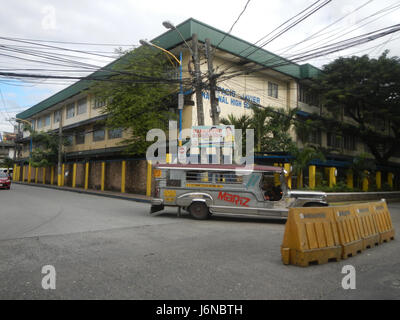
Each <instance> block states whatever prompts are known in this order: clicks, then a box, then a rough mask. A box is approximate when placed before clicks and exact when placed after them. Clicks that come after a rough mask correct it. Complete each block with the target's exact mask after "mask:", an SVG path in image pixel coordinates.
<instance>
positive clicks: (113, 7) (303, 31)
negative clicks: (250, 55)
mask: <svg viewBox="0 0 400 320" xmlns="http://www.w3.org/2000/svg"><path fill="white" fill-rule="evenodd" d="M314 2H315V1H314V0H291V1H290V2H289V1H260V0H259V1H255V0H253V1H251V2H250V3H249V5H248V8H247V10H246V12H245V13H244V14H243V16H242V17H241V18H240V20H239V22H238V23H237V24H236V26H235V27H234V29H233V31H232V34H233V35H235V36H237V37H239V38H242V39H244V40H247V41H249V42H255V41H257V40H259V39H260V38H261V37H263V36H265V35H266V34H267V33H269V32H270V31H271V30H273V29H274V28H275V27H277V26H278V25H279V24H281V23H282V22H284V21H285V20H287V19H289V18H291V17H293V16H294V15H296V14H297V13H299V12H300V11H301V10H303V9H305V8H306V7H307V6H309V5H311V4H312V3H314ZM366 2H367V0H363V1H357V3H356V4H355V5H354V3H355V2H352V4H351V5H349V2H348V1H346V0H335V1H332V2H331V3H329V4H328V5H327V6H326V7H324V8H323V9H321V10H320V11H318V12H316V13H315V14H314V15H312V16H310V17H309V18H308V19H306V20H305V21H303V22H301V23H300V24H298V25H297V26H296V27H294V28H292V29H291V30H290V31H288V32H287V33H285V34H283V35H282V36H280V37H279V38H278V39H276V40H274V41H273V42H271V43H270V44H268V45H267V46H266V47H265V49H267V50H269V51H271V52H275V53H278V50H279V49H282V48H284V47H287V46H288V45H290V44H293V43H296V42H299V41H301V40H302V39H304V38H306V37H307V36H309V35H311V34H313V33H314V32H316V31H318V30H320V29H322V28H323V27H325V26H327V25H328V24H330V23H332V22H334V21H336V20H337V19H339V18H340V17H342V16H344V15H345V14H346V13H348V12H350V11H352V10H354V8H355V7H358V6H360V5H362V4H363V3H366ZM245 3H246V0H241V1H238V0H237V1H231V0H220V1H215V0H202V1H187V0H169V1H163V0H146V1H134V0H119V1H109V0H97V1H92V0H80V1H65V0H52V1H51V2H50V1H48V0H30V1H6V2H4V3H3V5H2V10H1V11H0V19H1V21H7V23H2V24H1V25H0V36H6V37H18V38H28V39H46V40H55V41H67V42H90V43H114V44H132V45H134V44H138V42H139V40H140V39H152V38H154V37H156V36H158V35H159V34H161V33H163V32H165V31H166V29H165V28H164V27H163V26H162V22H163V21H164V20H170V21H172V22H173V23H174V24H179V23H181V22H183V21H184V20H186V19H188V18H190V17H193V18H196V19H198V20H200V21H203V22H205V23H207V24H209V25H210V26H213V27H215V28H218V29H221V30H223V31H228V30H229V28H230V27H231V25H232V23H233V22H234V21H235V20H236V18H237V17H238V15H239V13H240V12H241V11H242V9H243V7H244V5H245ZM289 3H290V5H289ZM393 3H396V1H395V0H380V1H373V2H371V3H369V4H368V5H366V6H365V7H364V8H362V9H360V10H359V11H358V12H357V13H355V14H353V15H351V16H349V17H348V18H346V19H344V20H343V21H341V22H340V23H338V24H337V25H335V26H334V28H338V29H337V31H335V32H337V33H338V35H343V37H344V38H346V37H351V36H355V35H357V34H363V33H366V32H369V31H372V30H376V29H379V28H383V27H385V26H389V25H393V24H396V23H397V20H398V18H397V17H398V12H399V11H393V12H392V13H391V14H388V15H386V16H384V17H382V18H381V19H377V20H376V21H374V22H372V23H370V24H366V25H365V26H363V27H361V28H359V29H358V30H355V31H354V32H353V33H350V34H348V35H345V33H346V32H348V31H349V30H351V28H352V25H354V23H356V22H357V21H359V20H361V19H363V18H365V17H367V16H369V15H372V14H374V13H376V12H377V11H379V10H381V9H382V8H384V7H386V6H388V5H391V4H393ZM10 17H13V18H12V19H10ZM340 28H342V29H340ZM326 37H327V35H325V36H323V37H321V38H317V39H315V40H314V41H313V42H309V43H305V44H304V45H302V46H298V47H296V48H295V50H299V51H300V52H302V51H305V50H309V49H310V48H311V47H312V46H311V45H310V44H311V43H314V42H315V43H314V44H313V46H314V47H318V46H319V45H320V43H321V42H322V39H324V38H325V40H326ZM396 37H397V38H398V36H397V35H395V36H394V37H393V38H392V39H393V41H390V42H387V43H385V42H386V41H387V40H388V39H389V37H386V38H382V39H380V40H377V41H374V42H371V43H369V44H366V45H364V46H359V47H355V48H352V49H349V50H345V51H342V52H339V53H336V54H333V55H330V56H328V57H323V58H319V59H314V60H312V61H304V62H301V63H306V62H311V63H313V64H315V65H316V66H322V65H323V64H325V63H327V62H329V61H331V60H332V59H334V58H336V57H338V56H339V55H340V54H342V55H350V54H352V53H354V52H357V51H360V50H363V49H368V48H370V47H373V46H377V49H376V50H375V51H373V52H372V53H373V54H374V55H375V56H377V55H379V54H380V52H382V51H383V50H384V49H385V48H389V49H390V50H391V55H400V46H399V41H400V39H395V38H396ZM344 38H343V39H344ZM339 40H340V38H339V39H337V40H336V41H339ZM0 44H7V45H10V44H12V45H21V43H18V42H10V41H5V40H0ZM23 45H26V46H27V45H28V44H23ZM54 45H55V46H64V47H67V48H71V49H77V50H86V51H88V50H97V51H101V52H112V51H113V49H114V48H113V47H110V46H88V45H86V46H82V45H72V44H54ZM380 46H381V47H380ZM293 51H294V50H293ZM371 51H372V48H370V49H368V50H365V51H364V52H361V53H360V54H363V53H368V52H371ZM71 54H72V53H71ZM285 54H287V55H290V54H291V51H288V52H286V53H285ZM99 60H100V61H99ZM105 61H111V60H107V59H103V58H101V57H94V56H92V57H91V58H90V59H88V60H85V63H90V64H97V65H104V64H105V63H106V62H105ZM33 66H35V67H38V66H37V65H35V64H33V63H28V62H26V61H23V60H16V59H12V58H10V57H8V58H7V57H5V56H0V68H9V69H10V68H11V69H20V68H32V67H33ZM39 67H40V68H43V65H41V66H40V65H39ZM50 67H52V68H55V66H47V68H50ZM61 68H62V67H60V69H61ZM54 82H55V81H52V83H54ZM29 85H30V84H29ZM0 86H1V88H2V90H3V94H4V95H5V97H7V99H8V100H13V101H14V102H15V103H16V104H18V106H24V107H25V106H26V107H28V106H31V105H33V104H35V103H37V102H40V101H41V100H43V99H45V98H47V97H49V96H50V95H52V94H54V93H56V92H57V91H59V90H61V89H62V88H63V87H65V86H66V84H65V82H64V83H63V84H62V85H55V84H51V82H50V81H43V82H42V83H41V84H36V85H34V86H32V87H29V88H20V87H12V86H3V84H0Z"/></svg>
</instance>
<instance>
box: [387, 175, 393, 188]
mask: <svg viewBox="0 0 400 320" xmlns="http://www.w3.org/2000/svg"><path fill="white" fill-rule="evenodd" d="M388 185H389V187H391V188H393V173H391V172H389V173H388Z"/></svg>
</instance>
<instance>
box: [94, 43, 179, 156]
mask: <svg viewBox="0 0 400 320" xmlns="http://www.w3.org/2000/svg"><path fill="white" fill-rule="evenodd" d="M169 63H170V62H169V60H168V59H167V58H166V56H165V54H164V53H162V52H161V51H160V50H158V49H155V48H151V47H145V46H142V47H139V48H137V49H134V50H132V51H130V52H127V53H125V54H124V56H123V57H122V58H121V59H120V60H119V61H118V62H117V63H115V64H114V65H113V66H112V69H113V70H116V73H115V74H111V75H110V74H108V75H106V76H105V77H107V79H108V80H110V81H98V82H97V83H96V84H95V85H94V86H93V87H92V89H91V92H92V93H93V94H94V95H95V96H96V99H99V100H103V101H107V104H106V106H105V107H104V108H103V109H102V113H104V114H107V115H108V117H107V120H106V125H107V127H110V128H122V129H124V130H127V131H128V132H129V133H130V135H131V137H130V138H128V139H125V140H124V141H123V142H122V143H123V144H127V145H128V146H127V148H126V151H127V152H128V153H130V154H136V155H142V154H144V153H145V152H146V149H147V147H148V146H149V145H150V144H151V143H152V142H146V135H147V132H148V131H149V130H150V129H154V128H160V129H163V130H164V131H167V128H168V120H169V119H175V118H176V116H175V115H174V114H172V113H171V112H170V108H171V107H172V108H176V105H177V101H176V99H177V98H176V96H177V93H178V91H179V87H178V85H177V83H176V82H172V81H169V80H166V81H164V80H163V79H171V71H176V69H174V68H173V67H171V66H170V65H169ZM118 71H121V72H120V73H118ZM157 79H158V80H157ZM173 97H174V100H173Z"/></svg>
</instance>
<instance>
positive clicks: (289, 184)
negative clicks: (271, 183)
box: [283, 163, 292, 189]
mask: <svg viewBox="0 0 400 320" xmlns="http://www.w3.org/2000/svg"><path fill="white" fill-rule="evenodd" d="M283 167H284V169H285V170H286V171H287V173H286V174H285V177H286V178H287V186H288V188H289V189H292V174H291V172H290V168H291V167H292V166H291V164H290V163H285V164H284V165H283Z"/></svg>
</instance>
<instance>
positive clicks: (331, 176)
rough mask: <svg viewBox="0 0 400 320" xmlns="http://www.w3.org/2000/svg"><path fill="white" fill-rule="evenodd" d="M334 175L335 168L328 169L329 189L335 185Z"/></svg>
mask: <svg viewBox="0 0 400 320" xmlns="http://www.w3.org/2000/svg"><path fill="white" fill-rule="evenodd" d="M336 173H337V170H336V168H335V167H331V168H329V188H332V187H333V186H334V185H336Z"/></svg>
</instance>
